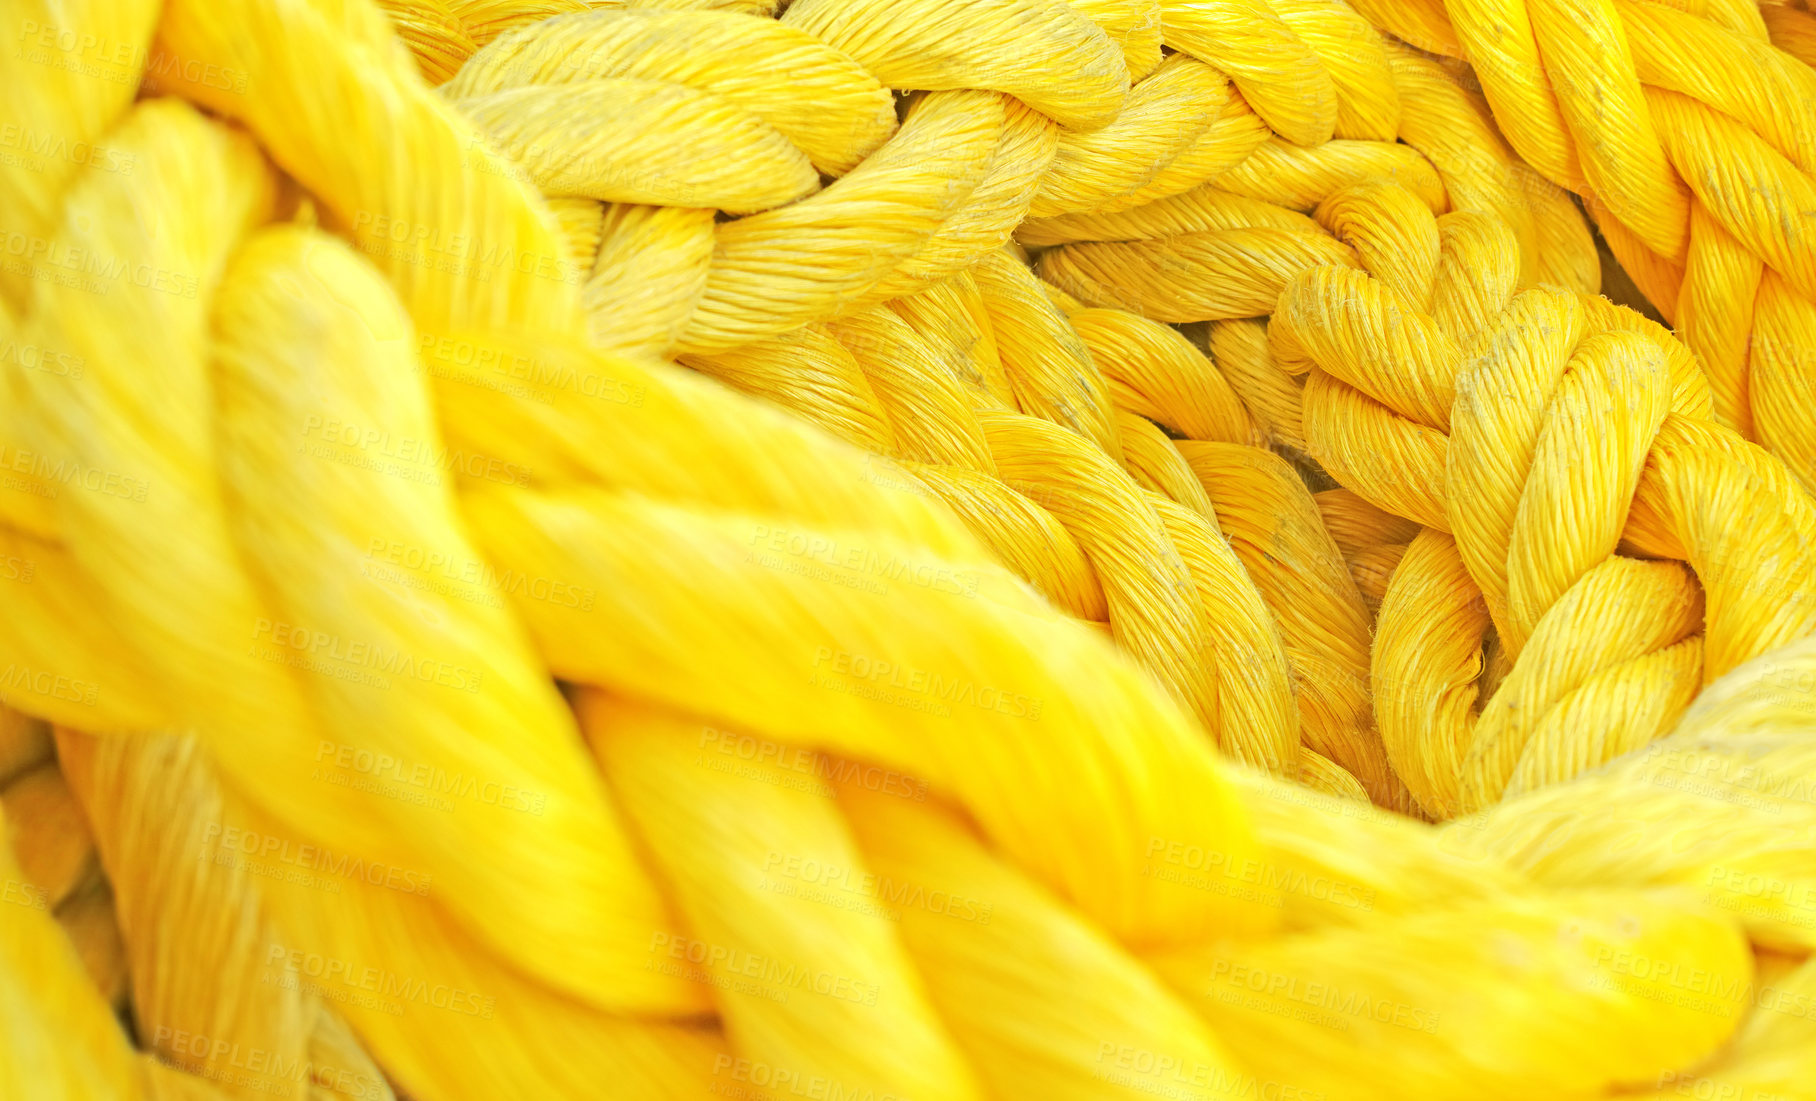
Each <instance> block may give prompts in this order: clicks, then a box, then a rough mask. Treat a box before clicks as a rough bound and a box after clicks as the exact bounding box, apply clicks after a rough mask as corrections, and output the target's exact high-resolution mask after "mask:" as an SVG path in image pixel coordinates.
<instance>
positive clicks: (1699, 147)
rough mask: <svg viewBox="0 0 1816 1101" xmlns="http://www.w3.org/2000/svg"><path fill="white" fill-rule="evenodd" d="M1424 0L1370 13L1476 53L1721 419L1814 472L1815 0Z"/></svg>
mask: <svg viewBox="0 0 1816 1101" xmlns="http://www.w3.org/2000/svg"><path fill="white" fill-rule="evenodd" d="M1410 7H1411V6H1409V8H1408V10H1410ZM1432 7H1435V6H1424V7H1420V8H1419V10H1420V13H1421V17H1420V19H1419V21H1418V22H1417V24H1415V23H1414V22H1412V21H1410V20H1403V19H1401V17H1400V16H1399V9H1398V8H1397V7H1396V8H1395V9H1391V10H1390V9H1387V8H1386V6H1382V10H1381V11H1380V12H1378V13H1376V12H1371V13H1370V17H1371V18H1373V19H1376V21H1377V22H1382V24H1383V25H1384V26H1387V27H1389V28H1390V29H1392V30H1393V31H1394V33H1396V34H1398V35H1400V37H1402V38H1404V39H1406V40H1407V41H1409V42H1412V43H1413V44H1415V45H1417V46H1419V47H1420V48H1422V49H1426V50H1431V51H1433V52H1435V53H1438V54H1442V55H1447V56H1449V57H1456V58H1464V59H1467V60H1468V62H1469V63H1470V65H1471V66H1472V67H1473V68H1472V71H1473V72H1474V74H1475V76H1476V78H1477V79H1478V80H1479V81H1480V85H1481V88H1482V91H1483V93H1484V95H1485V96H1486V97H1487V100H1488V102H1489V103H1490V104H1492V105H1493V108H1494V113H1495V118H1496V119H1497V120H1498V121H1499V122H1500V123H1501V125H1502V127H1503V129H1504V130H1505V132H1506V135H1507V140H1508V141H1509V142H1510V143H1511V144H1512V145H1513V147H1514V148H1515V149H1517V150H1518V151H1519V153H1520V156H1521V157H1522V158H1524V159H1525V160H1526V161H1527V162H1528V163H1530V164H1531V165H1532V166H1533V168H1535V169H1537V170H1538V171H1539V172H1541V173H1543V174H1544V176H1545V177H1546V178H1547V179H1549V180H1551V181H1553V182H1554V183H1557V184H1559V185H1561V186H1563V187H1566V188H1569V189H1570V190H1572V191H1574V192H1576V193H1577V194H1579V195H1581V196H1582V197H1583V200H1584V202H1585V205H1586V206H1587V207H1588V209H1589V211H1590V212H1591V213H1592V214H1593V215H1594V216H1595V218H1596V221H1597V223H1598V224H1599V226H1600V227H1601V230H1602V233H1603V234H1604V235H1605V236H1606V238H1607V241H1608V244H1609V245H1610V247H1611V248H1612V249H1613V251H1614V253H1615V255H1616V256H1618V257H1619V258H1620V260H1621V263H1622V264H1623V265H1624V266H1625V268H1626V269H1627V271H1628V273H1629V274H1631V275H1632V277H1633V279H1634V280H1635V282H1636V283H1638V285H1639V288H1640V290H1641V291H1643V292H1644V293H1645V295H1646V297H1647V298H1648V299H1650V300H1651V302H1652V304H1653V305H1654V306H1656V307H1657V309H1658V310H1659V311H1660V313H1661V314H1662V315H1663V316H1664V317H1665V318H1666V319H1667V320H1670V321H1672V322H1674V323H1675V324H1676V325H1677V326H1678V327H1679V329H1680V330H1681V334H1682V337H1683V339H1684V341H1685V342H1686V343H1687V344H1688V345H1689V346H1690V348H1691V349H1692V350H1694V351H1695V352H1696V354H1697V355H1698V356H1699V357H1700V358H1701V360H1702V362H1703V365H1704V367H1705V369H1706V371H1707V372H1708V376H1709V383H1710V388H1711V393H1712V397H1713V399H1714V402H1715V415H1716V417H1717V419H1719V420H1720V421H1721V423H1723V424H1725V425H1727V426H1728V427H1730V428H1733V429H1735V430H1736V431H1738V432H1740V433H1741V434H1742V435H1743V436H1746V437H1747V438H1748V439H1752V440H1756V441H1757V442H1759V443H1761V444H1762V445H1764V446H1765V447H1766V448H1767V449H1768V450H1770V451H1771V452H1772V453H1773V454H1774V455H1776V456H1778V458H1779V459H1781V460H1782V461H1783V462H1785V464H1786V465H1788V466H1789V467H1790V468H1791V470H1792V471H1793V472H1794V473H1795V474H1796V475H1797V476H1798V478H1799V479H1800V480H1802V482H1803V484H1804V485H1805V487H1806V488H1808V487H1811V486H1816V423H1813V422H1812V420H1811V418H1810V416H1809V412H1808V410H1809V408H1810V400H1811V398H1812V396H1816V391H1813V390H1812V389H1811V387H1812V382H1811V368H1810V364H1809V359H1808V356H1809V352H1808V349H1809V347H1810V345H1811V342H1812V340H1816V268H1813V267H1812V261H1811V257H1812V256H1816V247H1813V246H1812V243H1811V238H1810V236H1809V232H1810V230H1809V225H1808V222H1809V217H1808V215H1809V212H1810V211H1811V210H1816V123H1813V122H1812V116H1811V113H1810V110H1809V104H1810V103H1811V102H1812V101H1813V100H1816V68H1812V62H1813V60H1816V50H1812V48H1811V44H1812V43H1813V42H1816V33H1813V31H1816V23H1812V21H1811V16H1810V14H1809V12H1808V11H1805V10H1801V9H1800V7H1798V6H1793V5H1789V4H1786V5H1778V4H1765V5H1759V6H1755V5H1753V4H1750V3H1733V2H1726V0H1720V2H1710V3H1699V4H1685V5H1665V4H1656V3H1650V2H1645V0H1593V2H1584V3H1559V2H1556V0H1540V2H1536V3H1523V2H1516V3H1500V2H1477V0H1456V2H1454V3H1447V4H1445V5H1444V8H1445V11H1444V12H1436V11H1433V10H1432ZM1446 16H1447V18H1446Z"/></svg>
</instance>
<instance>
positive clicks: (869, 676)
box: [813, 646, 1042, 720]
mask: <svg viewBox="0 0 1816 1101" xmlns="http://www.w3.org/2000/svg"><path fill="white" fill-rule="evenodd" d="M813 664H814V669H815V672H816V679H815V680H814V683H815V684H817V685H819V686H821V687H825V688H832V689H835V690H838V689H841V688H842V689H843V690H844V691H846V692H848V693H849V694H851V695H859V696H865V695H868V694H869V693H874V692H890V691H895V692H900V693H903V694H905V696H906V697H907V698H909V699H919V700H922V701H924V702H926V703H927V704H930V705H939V706H943V707H945V708H946V709H947V710H945V711H943V712H940V714H942V715H949V714H951V711H950V707H951V705H952V704H964V705H965V706H967V707H975V708H977V709H978V710H980V711H993V712H995V713H997V714H999V715H1007V716H1009V717H1010V718H1012V719H1029V720H1034V719H1038V718H1040V712H1041V704H1042V701H1040V700H1037V699H1030V698H1029V697H1027V696H1024V695H1021V694H1020V693H1018V692H1005V691H1004V690H1002V689H1000V688H993V687H990V686H989V685H980V684H978V683H977V682H976V681H971V680H964V679H962V678H958V677H944V676H941V675H940V674H938V673H934V672H929V671H928V670H926V669H916V668H914V667H913V666H905V665H897V664H895V663H894V662H889V661H879V660H876V659H873V658H870V657H867V656H866V655H864V654H854V653H852V652H850V651H849V650H834V649H833V648H832V647H830V646H821V647H818V648H817V649H816V651H815V653H814V656H813ZM834 677H836V678H838V679H837V680H835V679H833V678H834ZM864 690H868V691H864ZM892 702H893V701H892Z"/></svg>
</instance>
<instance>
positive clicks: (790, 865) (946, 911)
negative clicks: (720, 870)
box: [763, 852, 996, 925]
mask: <svg viewBox="0 0 1816 1101" xmlns="http://www.w3.org/2000/svg"><path fill="white" fill-rule="evenodd" d="M763 871H764V873H765V874H766V875H771V876H777V877H780V878H782V879H788V880H793V881H795V882H797V883H801V884H805V885H807V886H809V887H817V888H820V889H822V890H831V891H840V892H843V893H845V894H850V895H857V896H860V897H862V898H866V899H874V900H876V901H877V902H880V903H882V904H883V905H885V906H893V907H896V908H897V909H898V910H924V911H926V912H927V913H929V914H940V915H943V916H945V917H951V918H957V919H958V920H960V921H969V922H974V923H975V924H978V925H988V924H990V918H991V916H992V915H993V914H994V913H995V910H996V907H995V904H993V903H989V902H983V901H981V900H979V899H975V898H970V897H968V896H965V895H961V894H958V893H956V892H954V891H949V890H941V889H939V888H937V887H935V888H929V887H927V886H925V885H923V884H920V883H911V882H909V881H907V880H901V879H895V878H892V877H890V876H886V875H879V874H877V873H876V872H863V871H855V870H854V869H852V868H849V867H846V866H844V865H842V864H832V863H828V862H826V861H823V860H814V859H812V858H809V857H800V856H790V855H788V854H786V853H779V852H772V853H770V854H769V856H768V858H767V859H765V860H764V862H763Z"/></svg>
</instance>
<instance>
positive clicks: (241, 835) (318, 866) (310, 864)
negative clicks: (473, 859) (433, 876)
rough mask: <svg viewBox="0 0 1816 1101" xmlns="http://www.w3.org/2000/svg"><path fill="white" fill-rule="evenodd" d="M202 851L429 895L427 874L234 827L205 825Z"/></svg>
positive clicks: (214, 824) (203, 853)
mask: <svg viewBox="0 0 1816 1101" xmlns="http://www.w3.org/2000/svg"><path fill="white" fill-rule="evenodd" d="M202 847H203V852H202V854H201V855H202V856H203V857H204V858H206V857H208V856H209V855H210V854H209V852H208V850H209V849H210V848H213V849H214V850H215V852H216V853H217V854H224V855H226V856H233V855H236V854H237V855H240V856H247V857H253V858H255V859H261V860H274V861H276V862H277V863H279V864H288V865H290V866H291V867H293V868H302V869H307V870H310V871H317V872H324V873H326V874H327V875H329V876H334V877H338V878H340V879H350V880H357V881H359V882H362V883H367V884H370V885H371V886H374V887H389V888H390V889H392V890H394V891H403V892H404V893H406V894H413V895H426V894H428V893H429V876H428V875H427V873H424V872H413V871H409V870H408V869H405V868H399V867H397V866H396V865H394V864H385V863H381V862H379V861H376V860H364V859H361V858H360V857H357V856H348V855H347V854H346V853H337V852H335V851H334V850H333V849H329V848H324V847H323V846H320V845H306V844H301V843H299V842H295V841H291V840H290V839H288V838H284V837H278V836H276V835H274V834H268V833H259V832H257V831H256V830H246V829H241V828H240V827H238V826H223V825H222V824H221V823H219V822H210V823H208V826H207V828H205V829H204V830H203V831H202Z"/></svg>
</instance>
